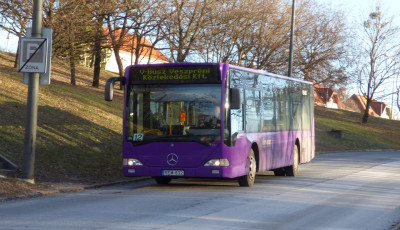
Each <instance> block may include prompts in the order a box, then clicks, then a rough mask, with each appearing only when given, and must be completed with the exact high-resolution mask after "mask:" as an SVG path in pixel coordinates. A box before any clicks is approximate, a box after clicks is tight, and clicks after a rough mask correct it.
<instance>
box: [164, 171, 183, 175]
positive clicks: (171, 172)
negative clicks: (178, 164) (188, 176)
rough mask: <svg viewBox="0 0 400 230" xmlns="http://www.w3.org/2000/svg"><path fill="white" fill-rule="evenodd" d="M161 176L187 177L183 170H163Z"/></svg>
mask: <svg viewBox="0 0 400 230" xmlns="http://www.w3.org/2000/svg"><path fill="white" fill-rule="evenodd" d="M161 175H163V176H183V175H185V173H184V171H183V170H162V171H161Z"/></svg>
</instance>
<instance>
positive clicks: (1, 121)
mask: <svg viewBox="0 0 400 230" xmlns="http://www.w3.org/2000/svg"><path fill="white" fill-rule="evenodd" d="M12 61H13V56H11V55H10V54H6V53H0V154H2V155H4V156H6V157H8V158H9V159H10V160H12V161H13V162H14V163H16V164H17V165H19V166H20V165H22V159H23V148H24V135H25V122H26V121H25V119H26V102H27V91H28V86H27V85H25V84H23V83H22V74H21V73H18V72H16V71H15V70H14V69H11V68H10V67H9V66H12V65H13V62H12ZM68 66H69V65H68V63H64V62H63V61H62V60H54V61H53V63H52V73H51V85H48V86H40V88H39V108H38V129H37V142H36V167H35V169H36V170H35V180H36V181H75V180H78V181H80V180H82V179H83V180H87V181H89V182H95V181H108V180H115V179H116V178H120V175H121V172H120V167H121V157H120V156H121V141H122V139H121V138H122V137H121V133H122V130H121V128H122V119H121V116H122V93H121V92H120V91H119V90H115V92H116V95H115V99H114V103H107V102H105V101H104V84H105V81H106V80H107V79H108V78H109V77H111V76H114V74H111V73H107V72H105V71H102V73H101V80H100V88H93V87H91V80H92V78H93V70H92V69H90V68H85V67H79V68H78V70H77V85H76V86H72V85H70V84H69V81H70V79H69V76H70V75H69V69H68Z"/></svg>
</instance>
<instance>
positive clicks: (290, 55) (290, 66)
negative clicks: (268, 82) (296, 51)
mask: <svg viewBox="0 0 400 230" xmlns="http://www.w3.org/2000/svg"><path fill="white" fill-rule="evenodd" d="M295 9H296V0H293V3H292V23H291V26H290V46H289V69H288V76H289V77H292V66H293V36H294V23H295Z"/></svg>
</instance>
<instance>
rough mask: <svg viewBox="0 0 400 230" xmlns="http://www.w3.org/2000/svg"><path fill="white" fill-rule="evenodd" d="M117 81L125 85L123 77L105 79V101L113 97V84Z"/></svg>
mask: <svg viewBox="0 0 400 230" xmlns="http://www.w3.org/2000/svg"><path fill="white" fill-rule="evenodd" d="M116 81H119V82H120V83H121V84H122V85H125V77H112V78H110V79H108V80H107V82H106V88H105V90H104V99H105V100H106V101H112V100H113V97H114V84H115V82H116Z"/></svg>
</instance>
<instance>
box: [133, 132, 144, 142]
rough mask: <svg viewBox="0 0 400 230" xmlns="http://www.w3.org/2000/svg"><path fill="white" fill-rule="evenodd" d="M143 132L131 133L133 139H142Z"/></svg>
mask: <svg viewBox="0 0 400 230" xmlns="http://www.w3.org/2000/svg"><path fill="white" fill-rule="evenodd" d="M143 137H144V135H143V133H135V134H133V141H143Z"/></svg>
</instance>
